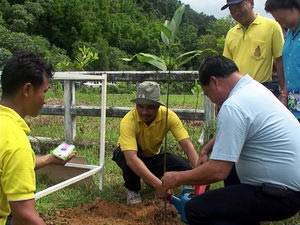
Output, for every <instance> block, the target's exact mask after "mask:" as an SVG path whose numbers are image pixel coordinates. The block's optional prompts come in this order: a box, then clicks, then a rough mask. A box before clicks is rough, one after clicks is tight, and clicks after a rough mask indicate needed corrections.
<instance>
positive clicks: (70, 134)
mask: <svg viewBox="0 0 300 225" xmlns="http://www.w3.org/2000/svg"><path fill="white" fill-rule="evenodd" d="M74 105H75V83H74V81H72V80H64V106H65V117H64V122H65V141H66V142H67V143H69V144H72V143H73V142H74V139H75V137H76V119H75V116H72V115H71V108H72V106H74Z"/></svg>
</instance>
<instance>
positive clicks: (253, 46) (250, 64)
mask: <svg viewBox="0 0 300 225" xmlns="http://www.w3.org/2000/svg"><path fill="white" fill-rule="evenodd" d="M253 6H254V0H227V4H226V5H224V6H223V7H222V8H221V10H224V9H226V8H229V11H230V14H231V16H232V17H233V19H234V20H236V21H237V22H238V24H237V25H236V26H234V27H233V28H231V29H230V30H229V31H228V33H227V36H226V40H225V46H224V51H223V55H224V56H225V57H227V58H229V59H231V60H233V61H234V62H235V63H236V64H237V66H238V68H239V70H240V72H241V73H242V74H249V75H250V76H252V77H253V78H254V79H255V80H257V81H258V82H260V83H262V84H264V85H265V86H266V87H267V88H268V89H270V90H271V91H272V92H273V93H274V94H275V95H278V94H277V93H276V89H277V88H276V86H275V85H274V83H273V82H272V70H273V61H274V65H275V69H276V72H277V77H278V82H279V88H280V96H279V99H280V101H281V102H282V103H283V104H285V105H287V100H286V96H287V90H286V86H285V79H284V74H283V69H282V68H283V66H282V57H281V56H282V48H283V42H284V40H283V33H282V29H281V27H280V25H279V24H278V23H277V22H276V21H274V20H271V19H268V18H266V17H262V16H260V15H257V14H256V13H255V12H254V10H253ZM274 86H275V87H274Z"/></svg>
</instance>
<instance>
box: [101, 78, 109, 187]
mask: <svg viewBox="0 0 300 225" xmlns="http://www.w3.org/2000/svg"><path fill="white" fill-rule="evenodd" d="M102 77H103V80H102V88H101V119H100V154H99V162H100V165H99V166H100V167H101V168H102V167H104V161H105V121H106V91H107V89H106V87H107V75H106V74H102ZM102 188H103V170H101V171H100V172H99V189H100V191H101V190H102Z"/></svg>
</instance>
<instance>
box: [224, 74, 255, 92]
mask: <svg viewBox="0 0 300 225" xmlns="http://www.w3.org/2000/svg"><path fill="white" fill-rule="evenodd" d="M252 80H253V78H252V77H250V76H249V75H248V74H246V75H245V76H243V77H242V78H241V79H240V80H239V81H238V82H237V83H236V84H235V86H234V87H233V89H232V90H231V91H230V94H229V97H231V96H232V95H234V94H235V93H236V92H237V91H238V90H239V89H240V88H242V87H244V86H245V85H247V84H248V83H250V82H251V81H252Z"/></svg>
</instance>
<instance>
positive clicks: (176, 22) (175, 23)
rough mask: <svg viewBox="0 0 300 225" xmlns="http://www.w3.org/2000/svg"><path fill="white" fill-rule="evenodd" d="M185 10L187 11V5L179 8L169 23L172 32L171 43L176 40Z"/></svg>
mask: <svg viewBox="0 0 300 225" xmlns="http://www.w3.org/2000/svg"><path fill="white" fill-rule="evenodd" d="M184 10H185V5H182V6H180V7H179V8H177V9H176V11H175V13H174V16H173V18H172V20H171V22H170V23H169V26H168V28H169V29H170V30H171V31H172V38H171V42H174V40H175V37H176V33H177V30H178V29H179V26H180V23H181V20H182V15H183V13H184Z"/></svg>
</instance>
